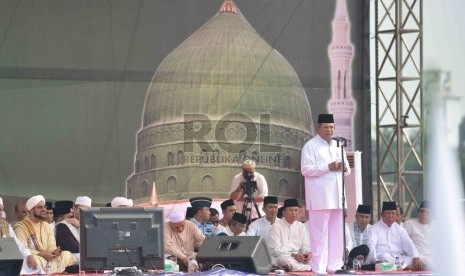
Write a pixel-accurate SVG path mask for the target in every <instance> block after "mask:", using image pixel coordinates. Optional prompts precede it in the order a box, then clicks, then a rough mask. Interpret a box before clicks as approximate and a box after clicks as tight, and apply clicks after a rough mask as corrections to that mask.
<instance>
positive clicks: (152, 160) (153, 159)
mask: <svg viewBox="0 0 465 276" xmlns="http://www.w3.org/2000/svg"><path fill="white" fill-rule="evenodd" d="M150 166H151V167H152V169H155V168H156V167H157V157H156V156H155V153H152V155H150Z"/></svg>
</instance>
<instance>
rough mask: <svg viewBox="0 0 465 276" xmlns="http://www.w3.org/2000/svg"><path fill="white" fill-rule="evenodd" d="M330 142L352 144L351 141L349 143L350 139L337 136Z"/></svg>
mask: <svg viewBox="0 0 465 276" xmlns="http://www.w3.org/2000/svg"><path fill="white" fill-rule="evenodd" d="M331 140H334V141H342V142H348V143H350V142H352V141H350V139H347V138H344V137H342V136H339V135H338V136H336V137H333V138H331Z"/></svg>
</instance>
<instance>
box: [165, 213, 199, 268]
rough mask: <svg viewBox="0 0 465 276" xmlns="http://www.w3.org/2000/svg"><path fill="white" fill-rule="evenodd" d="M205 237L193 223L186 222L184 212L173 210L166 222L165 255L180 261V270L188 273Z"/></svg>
mask: <svg viewBox="0 0 465 276" xmlns="http://www.w3.org/2000/svg"><path fill="white" fill-rule="evenodd" d="M204 240H205V236H204V235H203V234H202V232H200V230H199V228H197V226H195V225H194V223H192V222H191V221H188V220H185V215H184V212H182V211H181V210H172V211H171V213H170V214H169V216H168V222H165V226H164V236H163V242H164V246H165V254H168V255H171V256H175V257H177V259H178V265H179V267H180V270H182V271H187V268H188V265H189V261H190V259H195V257H196V253H195V250H197V249H199V248H200V246H201V245H202V243H203V241H204Z"/></svg>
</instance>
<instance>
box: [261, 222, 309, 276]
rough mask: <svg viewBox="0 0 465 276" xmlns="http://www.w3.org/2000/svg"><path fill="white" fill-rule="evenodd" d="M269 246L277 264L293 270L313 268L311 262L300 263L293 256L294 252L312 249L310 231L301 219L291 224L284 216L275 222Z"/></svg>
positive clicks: (269, 238) (306, 251)
mask: <svg viewBox="0 0 465 276" xmlns="http://www.w3.org/2000/svg"><path fill="white" fill-rule="evenodd" d="M268 248H269V249H270V255H271V258H272V261H273V264H275V265H280V266H285V267H287V268H288V269H289V270H293V271H305V270H307V271H308V270H311V269H312V266H311V264H310V263H307V264H304V263H299V262H297V261H296V260H295V259H294V257H292V256H291V254H292V253H309V252H310V251H311V250H310V238H309V236H308V232H307V230H306V227H305V226H304V224H303V223H302V222H300V221H294V222H293V223H292V224H289V223H288V222H287V221H286V219H284V218H283V219H281V220H279V221H276V222H275V223H273V225H271V228H270V234H269V236H268Z"/></svg>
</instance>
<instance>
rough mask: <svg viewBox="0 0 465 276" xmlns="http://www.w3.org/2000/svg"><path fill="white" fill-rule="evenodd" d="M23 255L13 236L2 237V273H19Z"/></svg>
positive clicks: (0, 250) (0, 258)
mask: <svg viewBox="0 0 465 276" xmlns="http://www.w3.org/2000/svg"><path fill="white" fill-rule="evenodd" d="M22 266H23V256H21V253H20V252H19V249H18V245H16V242H15V241H14V240H13V238H0V275H1V276H3V275H8V276H11V275H15V276H17V275H19V274H20V273H21V267H22Z"/></svg>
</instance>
